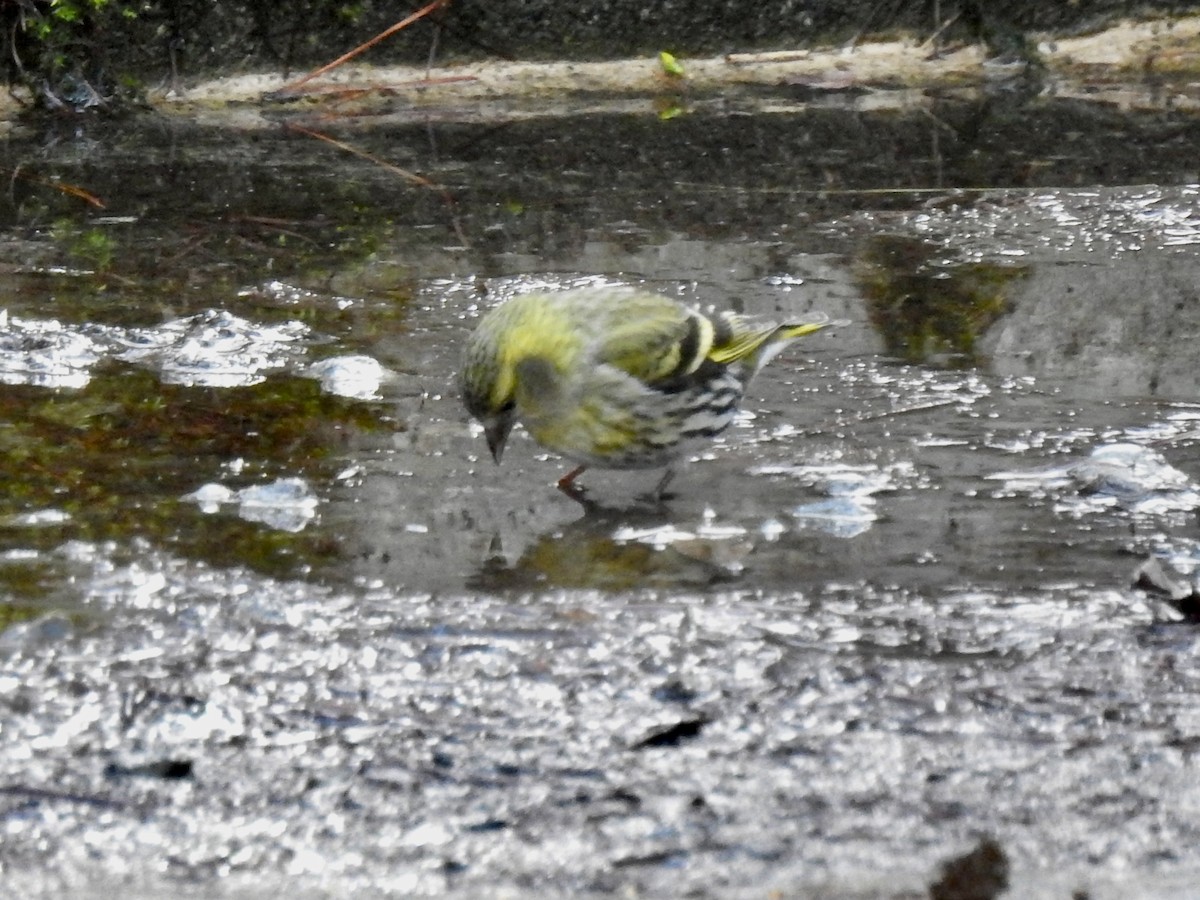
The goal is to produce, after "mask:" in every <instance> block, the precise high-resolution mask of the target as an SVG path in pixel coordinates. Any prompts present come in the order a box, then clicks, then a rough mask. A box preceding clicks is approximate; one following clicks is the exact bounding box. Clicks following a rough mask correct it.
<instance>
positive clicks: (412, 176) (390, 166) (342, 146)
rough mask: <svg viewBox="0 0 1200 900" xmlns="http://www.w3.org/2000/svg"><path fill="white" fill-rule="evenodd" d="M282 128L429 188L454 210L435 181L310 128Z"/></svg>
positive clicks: (457, 231) (462, 236)
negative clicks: (322, 142)
mask: <svg viewBox="0 0 1200 900" xmlns="http://www.w3.org/2000/svg"><path fill="white" fill-rule="evenodd" d="M284 127H285V128H287V129H288V130H289V131H296V132H299V133H300V134H305V135H308V136H309V137H312V138H316V139H317V140H318V141H324V142H325V143H327V144H332V145H333V146H334V147H337V148H338V149H339V150H344V151H346V152H347V153H351V154H353V155H354V156H357V157H359V158H360V159H365V160H367V161H368V162H372V163H374V164H375V165H377V166H380V167H381V168H384V169H386V170H387V171H389V172H392V173H394V174H396V175H399V176H400V177H401V178H403V179H404V180H405V181H408V182H409V183H411V184H415V185H418V186H419V187H426V188H429V189H430V190H434V191H437V192H438V193H439V194H441V195H442V199H443V200H445V201H446V206H448V207H449V208H450V209H451V211H453V210H454V205H455V204H454V197H453V196H452V195H451V194H450V192H449V191H448V190H446V188H445V187H443V186H442V185H440V184H438V183H437V182H436V181H431V180H429V179H428V178H426V177H425V176H424V175H418V174H417V173H416V172H410V171H409V170H408V169H404V168H401V167H400V166H398V165H396V164H395V163H390V162H388V161H387V160H385V159H380V158H379V157H378V156H375V155H374V154H373V153H368V152H367V151H366V150H360V149H358V148H357V147H355V146H353V145H352V144H347V143H346V142H345V141H339V140H338V139H337V138H333V137H330V136H329V135H327V134H322V133H321V132H319V131H313V130H312V129H311V128H305V127H304V126H303V125H297V124H295V123H288V124H287V125H285V126H284ZM450 222H451V225H452V226H453V227H454V233H455V234H456V235H457V236H458V239H459V240H460V241H461V242H462V245H463V246H464V247H467V246H470V245H469V243H468V241H467V236H466V235H465V234H463V231H462V226H460V225H459V222H458V217H457V216H454V215H451V217H450Z"/></svg>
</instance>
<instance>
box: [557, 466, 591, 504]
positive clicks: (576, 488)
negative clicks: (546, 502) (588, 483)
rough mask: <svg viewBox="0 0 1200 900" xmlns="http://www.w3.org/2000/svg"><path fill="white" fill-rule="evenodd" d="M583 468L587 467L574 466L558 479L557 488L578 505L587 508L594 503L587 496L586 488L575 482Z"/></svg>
mask: <svg viewBox="0 0 1200 900" xmlns="http://www.w3.org/2000/svg"><path fill="white" fill-rule="evenodd" d="M585 469H587V466H576V467H575V468H574V469H572V470H571V471H570V472H568V473H567V474H566V475H564V476H563V477H562V478H560V479H558V489H559V490H560V491H562V492H563V493H564V494H566V495H567V496H568V497H570V498H571V499H572V500H574V501H575V502H576V503H578V504H579V505H580V506H582V507H584V508H585V509H587V508H590V507H592V506H594V505H595V504H593V503H592V501H591V500H589V499H588V498H587V488H585V487H584V486H583V485H581V484H576V483H575V479H576V478H578V477H579V476H580V475H582V474H583V472H584V470H585Z"/></svg>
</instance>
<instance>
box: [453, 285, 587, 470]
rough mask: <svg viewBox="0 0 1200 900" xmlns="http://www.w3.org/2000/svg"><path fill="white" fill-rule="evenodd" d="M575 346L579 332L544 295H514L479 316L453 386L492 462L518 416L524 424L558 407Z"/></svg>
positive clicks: (575, 355) (576, 345)
mask: <svg viewBox="0 0 1200 900" xmlns="http://www.w3.org/2000/svg"><path fill="white" fill-rule="evenodd" d="M579 346H580V338H579V336H578V335H577V334H575V333H574V332H573V330H572V329H571V328H570V327H568V325H567V324H566V323H564V322H563V320H562V319H561V317H560V316H559V315H558V314H557V313H556V312H555V310H554V308H553V306H552V305H551V304H550V303H548V302H547V298H546V297H545V295H538V294H527V295H522V296H520V297H515V298H513V299H512V300H509V301H508V302H507V303H505V304H503V305H501V306H499V307H497V308H496V309H494V310H492V311H491V312H489V313H488V314H487V315H485V316H484V317H483V318H482V319H481V320H480V322H479V326H478V327H477V328H476V329H475V333H474V334H472V335H471V339H470V341H469V342H468V344H467V353H466V359H465V361H464V363H463V367H462V373H461V376H460V379H459V385H460V388H461V390H462V398H463V404H464V405H465V406H466V408H467V412H469V413H470V414H471V415H472V416H474V417H475V418H476V419H478V420H479V422H480V423H481V424H482V425H483V432H484V435H485V436H486V437H487V442H488V449H489V450H491V451H492V459H494V460H495V461H496V462H497V463H498V462H500V459H501V457H502V456H503V454H504V445H505V442H507V440H508V435H509V433H510V432H511V431H512V428H513V426H514V425H515V424H516V422H517V418H518V416H522V417H523V418H524V420H525V421H526V424H528V422H529V420H530V419H538V418H541V417H543V416H545V415H547V414H552V413H553V412H554V411H556V410H558V409H559V408H560V405H561V403H562V401H563V398H564V396H565V395H564V392H563V388H562V385H563V380H564V375H565V373H566V372H568V371H570V370H571V366H572V365H573V364H574V360H575V359H577V357H578V350H579Z"/></svg>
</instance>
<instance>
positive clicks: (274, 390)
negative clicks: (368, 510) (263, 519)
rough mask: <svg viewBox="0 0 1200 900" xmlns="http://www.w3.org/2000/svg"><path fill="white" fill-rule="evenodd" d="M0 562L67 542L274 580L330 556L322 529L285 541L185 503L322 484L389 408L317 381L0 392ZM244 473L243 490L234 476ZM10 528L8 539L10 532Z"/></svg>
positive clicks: (140, 374) (132, 372) (137, 375)
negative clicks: (147, 552)
mask: <svg viewBox="0 0 1200 900" xmlns="http://www.w3.org/2000/svg"><path fill="white" fill-rule="evenodd" d="M0 423H3V424H0V451H2V453H0V478H2V479H3V480H4V482H5V484H7V485H8V486H9V488H8V489H7V490H6V491H5V492H3V494H2V495H0V549H17V548H22V549H28V548H31V547H32V548H34V549H51V548H53V547H56V546H58V545H59V544H60V543H61V542H62V541H63V540H64V539H68V538H74V539H82V540H91V541H100V540H116V541H119V542H126V541H128V540H130V539H132V538H136V537H142V538H147V539H150V540H152V541H154V542H155V543H158V544H160V545H166V546H171V545H175V546H178V547H180V548H181V552H183V553H186V555H188V556H191V557H198V558H201V559H207V560H211V561H214V562H220V563H225V564H227V563H235V562H236V563H240V564H243V565H248V566H252V567H254V568H256V569H259V570H263V571H267V572H269V573H271V574H289V573H294V572H296V571H299V570H303V569H306V568H308V567H311V566H312V565H314V564H317V563H319V562H320V561H321V560H324V559H327V558H328V557H329V556H330V555H331V554H333V553H336V546H337V544H336V541H335V540H333V539H331V537H330V536H329V535H326V534H323V533H322V532H321V530H320V527H319V526H318V527H315V528H313V529H311V530H306V531H304V532H301V533H299V534H291V533H287V532H281V531H278V530H275V529H271V528H268V527H265V526H262V525H257V524H255V523H252V522H247V521H244V520H242V519H239V518H237V517H236V516H233V515H229V514H225V513H221V514H215V515H206V514H204V513H203V512H201V511H200V510H199V509H198V508H197V506H196V505H195V504H193V503H189V502H183V501H181V500H180V499H179V498H180V497H182V496H183V495H184V494H187V493H189V492H191V491H193V490H195V489H196V488H197V487H199V486H200V485H202V484H204V483H205V482H208V481H214V480H220V481H221V482H222V483H225V484H228V485H229V486H230V487H233V488H237V487H242V486H244V485H246V484H251V483H263V482H265V481H270V480H273V479H274V478H277V477H281V476H284V475H287V476H292V475H296V476H301V477H306V478H309V479H312V480H314V481H316V482H324V481H325V480H326V479H327V477H328V476H329V475H330V474H331V473H330V472H329V471H328V470H327V467H328V466H329V460H330V458H331V457H332V456H334V454H335V453H336V451H337V449H338V448H339V447H340V446H341V442H342V441H343V440H344V439H345V435H346V432H347V431H348V430H352V431H355V432H358V433H365V432H370V431H382V432H384V433H389V432H391V431H392V430H394V429H395V427H396V426H395V424H394V423H390V422H389V421H388V420H387V418H386V415H385V410H384V407H383V406H382V404H366V403H361V402H353V401H349V400H345V399H342V398H338V397H333V396H330V395H328V394H326V393H324V392H322V391H321V389H320V386H319V385H318V384H317V383H316V382H314V381H312V380H310V379H305V378H298V377H284V376H280V377H274V378H269V379H267V380H266V381H265V382H263V383H262V384H258V385H254V386H251V387H244V388H234V389H219V390H218V389H207V388H195V387H181V386H175V385H163V384H161V383H159V381H158V379H157V378H156V377H155V376H154V375H153V374H151V373H148V372H144V371H141V370H137V369H130V368H127V367H124V366H113V367H110V368H109V369H107V370H106V371H103V372H101V373H98V375H97V377H95V378H94V379H93V380H92V382H91V383H90V384H89V385H88V386H87V387H86V388H84V389H83V390H80V391H56V392H50V393H48V392H47V391H46V390H44V389H39V388H32V387H21V386H18V387H9V388H6V389H5V390H4V391H3V392H0ZM234 459H242V460H245V461H246V462H245V465H244V468H243V469H242V470H241V472H240V473H239V475H238V476H237V478H236V479H235V478H232V477H231V476H230V475H229V470H228V468H227V467H226V465H225V464H226V463H228V462H229V461H231V460H234ZM45 509H56V510H60V511H62V512H64V513H66V514H67V517H68V518H67V519H66V521H65V522H64V523H63V524H61V525H56V526H54V527H45V526H35V527H25V528H19V527H13V525H12V523H14V522H19V521H20V518H19V517H20V516H21V515H22V514H25V513H29V512H33V511H37V510H45ZM5 522H7V523H9V527H7V528H5V527H2V526H3V523H5Z"/></svg>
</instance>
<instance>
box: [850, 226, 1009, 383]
mask: <svg viewBox="0 0 1200 900" xmlns="http://www.w3.org/2000/svg"><path fill="white" fill-rule="evenodd" d="M944 253H945V251H944V250H943V249H942V248H940V247H938V246H936V245H933V244H929V243H926V242H924V241H921V240H919V239H917V238H912V237H906V236H898V235H879V236H878V237H875V238H872V239H871V241H870V242H869V243H868V244H867V246H866V248H865V251H864V252H863V254H862V255H861V257H860V258H859V260H858V261H857V265H856V268H855V274H856V277H857V280H858V283H859V286H860V287H861V289H862V291H863V295H864V296H865V298H866V301H867V310H868V314H869V316H870V319H871V323H872V325H874V327H875V329H876V330H877V331H878V332H879V334H880V336H881V337H882V338H883V341H884V345H885V347H886V350H887V352H888V353H889V354H891V355H893V356H896V357H899V358H900V359H903V360H905V361H908V362H922V363H929V362H939V361H940V362H943V363H945V364H947V365H949V366H954V367H967V366H974V365H978V364H979V363H980V362H981V360H980V358H979V354H978V349H977V345H978V341H979V338H980V337H981V336H982V335H983V333H984V332H985V331H986V330H987V329H988V327H989V326H991V325H992V323H994V322H995V321H996V320H997V319H999V318H1000V317H1001V316H1002V315H1003V314H1004V313H1005V312H1006V310H1007V309H1008V300H1007V291H1008V289H1009V287H1010V285H1011V284H1012V282H1013V281H1014V280H1016V279H1018V278H1022V277H1024V276H1025V275H1026V274H1027V272H1028V269H1027V268H1025V267H1022V266H1012V265H996V264H994V263H949V262H946V261H944V260H942V259H939V258H938V257H939V255H944Z"/></svg>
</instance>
